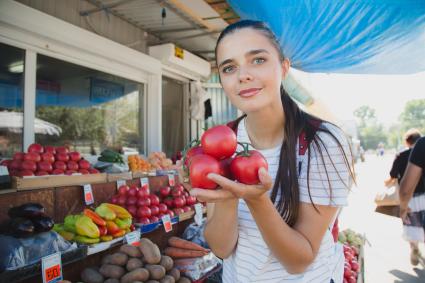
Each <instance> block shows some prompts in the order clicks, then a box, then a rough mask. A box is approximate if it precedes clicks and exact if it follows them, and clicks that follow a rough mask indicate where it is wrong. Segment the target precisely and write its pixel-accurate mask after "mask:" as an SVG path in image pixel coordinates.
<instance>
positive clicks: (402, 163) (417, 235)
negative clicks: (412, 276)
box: [385, 129, 425, 265]
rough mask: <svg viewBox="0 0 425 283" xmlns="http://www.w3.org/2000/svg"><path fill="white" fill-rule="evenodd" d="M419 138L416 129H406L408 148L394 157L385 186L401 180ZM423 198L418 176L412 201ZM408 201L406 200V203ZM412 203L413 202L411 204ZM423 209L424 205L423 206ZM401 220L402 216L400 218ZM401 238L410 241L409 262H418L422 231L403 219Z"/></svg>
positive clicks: (424, 185) (424, 196) (414, 263)
mask: <svg viewBox="0 0 425 283" xmlns="http://www.w3.org/2000/svg"><path fill="white" fill-rule="evenodd" d="M420 138H421V134H420V132H419V131H418V130H416V129H411V130H409V131H407V133H406V134H405V135H404V141H405V144H406V146H407V147H408V149H406V150H404V151H402V152H400V153H399V154H398V155H397V156H396V158H395V159H394V162H393V166H392V168H391V171H390V176H391V177H390V178H389V179H388V180H386V181H385V184H386V185H387V186H390V185H393V184H395V182H398V184H401V180H402V178H403V176H404V175H405V171H406V168H407V165H408V163H409V156H410V155H411V153H412V149H413V147H414V146H415V144H416V142H417V141H418V140H419V139H420ZM422 198H425V184H424V182H423V178H420V179H419V181H418V183H417V185H416V186H415V190H414V192H413V199H414V203H415V204H416V203H417V202H418V200H421V199H422ZM408 202H409V201H407V202H406V205H407V203H408ZM412 205H413V204H412ZM424 209H425V207H424ZM416 216H417V215H416V214H414V213H409V214H408V216H407V218H412V219H413V218H415V217H416ZM402 220H403V218H402ZM415 222H416V221H415ZM403 238H405V239H406V240H407V241H409V243H410V248H411V250H410V262H411V263H412V264H413V265H417V264H418V263H419V257H420V253H419V249H418V243H419V242H420V241H421V242H423V241H424V232H423V231H418V230H417V229H416V227H413V226H412V225H411V223H410V221H404V220H403Z"/></svg>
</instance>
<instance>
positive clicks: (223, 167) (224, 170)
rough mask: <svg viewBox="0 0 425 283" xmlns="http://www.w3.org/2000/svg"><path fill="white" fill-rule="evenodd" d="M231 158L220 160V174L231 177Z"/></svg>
mask: <svg viewBox="0 0 425 283" xmlns="http://www.w3.org/2000/svg"><path fill="white" fill-rule="evenodd" d="M232 160H233V158H226V159H223V160H220V175H221V176H224V177H226V178H227V179H232V173H231V172H230V164H231V163H232Z"/></svg>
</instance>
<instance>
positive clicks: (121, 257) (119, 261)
mask: <svg viewBox="0 0 425 283" xmlns="http://www.w3.org/2000/svg"><path fill="white" fill-rule="evenodd" d="M127 261H128V255H126V254H124V253H114V254H112V255H111V256H110V257H109V264H113V265H119V266H125V265H126V264H127Z"/></svg>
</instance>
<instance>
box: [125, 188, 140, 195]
mask: <svg viewBox="0 0 425 283" xmlns="http://www.w3.org/2000/svg"><path fill="white" fill-rule="evenodd" d="M138 191H139V189H138V188H137V187H136V186H131V187H130V189H129V190H128V192H127V195H128V196H130V197H136V195H137V192H138Z"/></svg>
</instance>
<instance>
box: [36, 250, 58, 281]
mask: <svg viewBox="0 0 425 283" xmlns="http://www.w3.org/2000/svg"><path fill="white" fill-rule="evenodd" d="M41 272H42V275H43V283H53V282H58V281H60V280H62V261H61V253H60V252H57V253H55V254H51V255H48V256H45V257H43V258H42V259H41Z"/></svg>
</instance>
